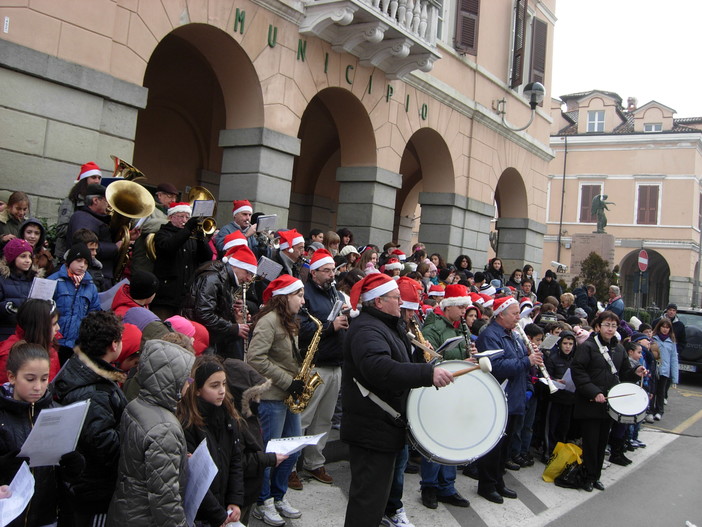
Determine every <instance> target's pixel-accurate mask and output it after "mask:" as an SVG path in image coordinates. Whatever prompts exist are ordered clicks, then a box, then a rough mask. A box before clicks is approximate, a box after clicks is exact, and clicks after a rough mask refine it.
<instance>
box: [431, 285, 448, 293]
mask: <svg viewBox="0 0 702 527" xmlns="http://www.w3.org/2000/svg"><path fill="white" fill-rule="evenodd" d="M445 294H446V291H445V290H444V286H443V285H433V284H432V286H431V287H430V288H429V293H428V296H444V295H445Z"/></svg>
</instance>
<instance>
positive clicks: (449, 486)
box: [419, 458, 456, 496]
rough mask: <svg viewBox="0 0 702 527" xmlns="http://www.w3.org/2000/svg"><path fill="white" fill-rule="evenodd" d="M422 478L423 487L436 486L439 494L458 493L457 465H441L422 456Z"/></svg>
mask: <svg viewBox="0 0 702 527" xmlns="http://www.w3.org/2000/svg"><path fill="white" fill-rule="evenodd" d="M421 474H422V480H421V481H420V482H419V486H420V487H421V488H422V489H426V488H429V487H434V488H435V489H437V494H438V495H439V496H453V495H454V494H456V487H455V486H454V484H455V483H456V467H454V466H449V465H439V464H438V463H434V462H433V461H427V460H426V459H425V458H422V467H421Z"/></svg>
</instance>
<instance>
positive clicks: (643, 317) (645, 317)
mask: <svg viewBox="0 0 702 527" xmlns="http://www.w3.org/2000/svg"><path fill="white" fill-rule="evenodd" d="M631 317H636V318H638V319H639V320H640V321H641V322H644V323H646V324H650V323H651V313H649V312H648V311H646V310H644V309H639V312H638V313H637V312H636V308H635V307H625V308H624V313H623V314H622V318H623V319H624V320H625V321H626V322H629V319H630V318H631ZM634 329H639V328H634Z"/></svg>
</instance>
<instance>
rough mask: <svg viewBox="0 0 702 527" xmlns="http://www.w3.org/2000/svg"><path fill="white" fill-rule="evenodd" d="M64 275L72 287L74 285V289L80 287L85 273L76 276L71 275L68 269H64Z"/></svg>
mask: <svg viewBox="0 0 702 527" xmlns="http://www.w3.org/2000/svg"><path fill="white" fill-rule="evenodd" d="M66 273H67V274H68V278H70V279H71V281H72V282H73V285H75V286H76V288H77V287H79V286H80V283H81V282H82V281H83V278H84V277H85V273H83V274H80V275H78V274H75V273H73V272H72V271H71V270H70V269H66Z"/></svg>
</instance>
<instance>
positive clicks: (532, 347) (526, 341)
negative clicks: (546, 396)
mask: <svg viewBox="0 0 702 527" xmlns="http://www.w3.org/2000/svg"><path fill="white" fill-rule="evenodd" d="M514 330H515V331H516V332H517V333H518V334H519V336H520V337H521V339H522V340H523V341H524V345H525V346H526V349H527V351H528V352H529V354H531V353H532V352H533V351H538V349H536V348H535V345H534V344H533V343H532V342H531V341H530V340H529V337H527V334H526V333H524V329H523V328H522V326H520V325H519V324H517V325H516V326H515V328H514ZM539 370H541V375H543V376H544V379H546V382H547V383H548V391H549V392H550V393H556V392H557V391H558V388H557V387H556V385H555V384H553V380H552V379H551V375H550V374H549V373H548V370H547V369H546V366H544V365H543V364H539Z"/></svg>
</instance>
